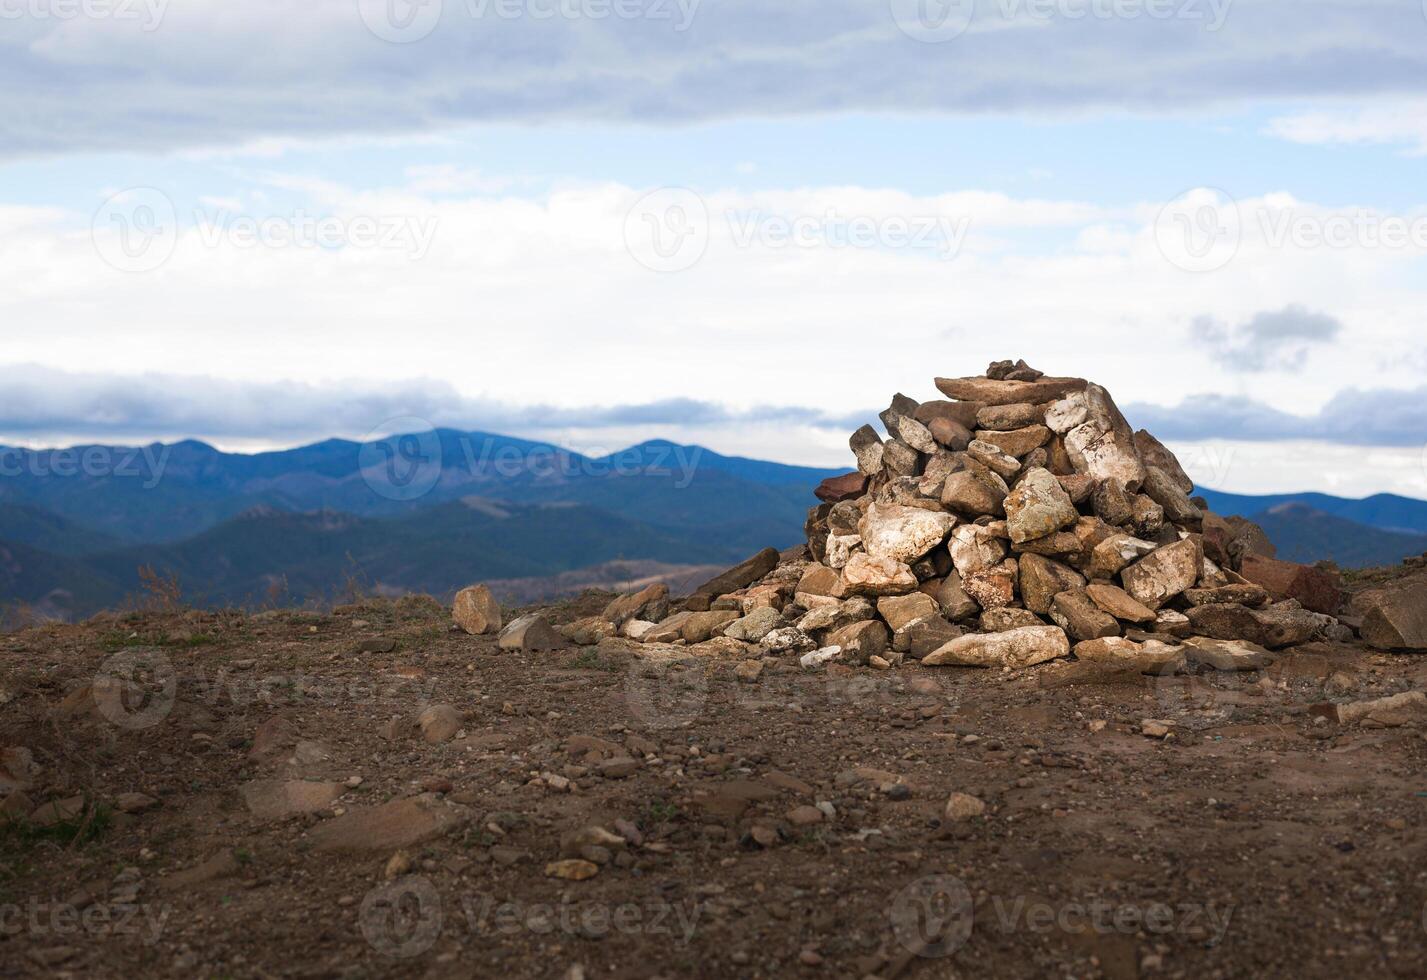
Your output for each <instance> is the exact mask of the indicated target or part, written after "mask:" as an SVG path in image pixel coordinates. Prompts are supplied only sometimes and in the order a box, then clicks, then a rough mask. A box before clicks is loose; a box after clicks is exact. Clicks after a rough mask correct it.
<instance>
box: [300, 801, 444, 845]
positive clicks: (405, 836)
mask: <svg viewBox="0 0 1427 980" xmlns="http://www.w3.org/2000/svg"><path fill="white" fill-rule="evenodd" d="M469 819H470V813H469V811H467V810H466V809H465V808H464V807H459V806H453V805H451V804H449V803H444V802H442V801H441V799H440V798H439V797H437V796H435V795H434V794H431V793H425V794H422V795H421V796H413V797H408V798H406V799H400V800H392V801H391V802H390V803H383V804H381V805H380V806H375V807H364V808H362V809H357V810H352V811H349V812H348V813H346V814H344V815H343V816H340V817H338V818H337V819H335V820H330V821H328V822H327V823H324V824H321V825H319V826H318V827H317V829H315V830H314V831H312V835H311V836H312V847H313V850H316V851H339V852H356V853H361V852H367V853H382V852H390V851H394V850H397V849H398V848H403V847H415V846H416V845H418V844H424V843H426V842H427V841H430V840H435V839H436V838H438V837H441V836H442V835H444V834H447V833H450V832H451V831H453V830H455V829H456V828H458V827H460V826H462V825H463V824H465V823H466V821H467V820H469Z"/></svg>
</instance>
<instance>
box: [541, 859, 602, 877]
mask: <svg viewBox="0 0 1427 980" xmlns="http://www.w3.org/2000/svg"><path fill="white" fill-rule="evenodd" d="M599 873H600V867H599V865H597V864H595V863H594V862H593V861H585V860H583V859H580V858H572V859H568V860H565V861H551V862H550V863H549V864H547V865H545V877H547V878H562V879H564V880H565V881H587V880H589V879H590V878H593V877H594V876H595V875H597V874H599Z"/></svg>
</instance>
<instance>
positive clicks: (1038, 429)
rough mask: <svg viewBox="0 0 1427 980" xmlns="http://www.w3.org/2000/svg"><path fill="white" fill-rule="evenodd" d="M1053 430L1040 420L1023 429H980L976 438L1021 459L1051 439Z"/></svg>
mask: <svg viewBox="0 0 1427 980" xmlns="http://www.w3.org/2000/svg"><path fill="white" fill-rule="evenodd" d="M1050 437H1051V431H1050V429H1048V428H1046V427H1045V426H1044V425H1041V424H1040V423H1039V422H1037V423H1034V424H1032V425H1028V426H1026V427H1025V428H1021V429H1012V430H1011V431H1009V432H1001V431H998V430H995V429H979V430H977V432H976V438H977V440H978V441H979V442H989V443H990V444H991V445H993V446H995V447H996V448H998V449H999V450H1001V452H1003V453H1005V454H1006V455H1007V456H1014V457H1015V458H1016V459H1020V458H1021V457H1022V456H1025V455H1027V454H1028V453H1029V452H1030V451H1031V450H1033V449H1039V448H1040V447H1041V446H1044V445H1045V444H1046V443H1047V442H1049V441H1050Z"/></svg>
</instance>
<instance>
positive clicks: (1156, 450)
mask: <svg viewBox="0 0 1427 980" xmlns="http://www.w3.org/2000/svg"><path fill="white" fill-rule="evenodd" d="M1135 449H1137V450H1138V451H1139V454H1140V459H1142V460H1144V462H1145V465H1146V466H1157V467H1159V468H1160V469H1161V470H1164V472H1165V473H1167V474H1168V475H1169V477H1170V479H1171V480H1173V481H1174V485H1175V486H1177V487H1179V489H1180V490H1181V491H1183V492H1184V493H1187V494H1188V493H1193V492H1194V481H1193V480H1191V479H1190V478H1189V474H1188V473H1186V472H1184V467H1182V466H1180V465H1179V459H1178V458H1177V457H1176V456H1175V455H1174V453H1172V452H1170V451H1169V450H1168V449H1167V448H1165V446H1164V444H1163V443H1162V442H1160V441H1159V440H1158V439H1156V438H1155V437H1154V436H1152V435H1150V434H1149V433H1148V432H1146V431H1145V430H1144V429H1140V430H1139V431H1138V432H1136V433H1135Z"/></svg>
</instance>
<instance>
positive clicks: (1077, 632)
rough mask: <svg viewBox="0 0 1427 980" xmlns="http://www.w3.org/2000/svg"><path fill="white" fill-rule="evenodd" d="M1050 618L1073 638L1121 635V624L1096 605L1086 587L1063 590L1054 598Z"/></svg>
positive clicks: (1092, 638) (1084, 638)
mask: <svg viewBox="0 0 1427 980" xmlns="http://www.w3.org/2000/svg"><path fill="white" fill-rule="evenodd" d="M1050 618H1051V619H1053V620H1054V621H1055V624H1056V625H1057V626H1059V627H1060V628H1061V629H1063V630H1065V632H1066V635H1068V636H1069V637H1070V638H1071V639H1072V640H1098V639H1100V638H1101V637H1106V636H1119V635H1120V624H1119V623H1118V622H1117V621H1116V619H1115V617H1114V616H1111V615H1110V614H1109V613H1107V612H1105V611H1104V610H1103V609H1101V608H1100V607H1099V606H1097V605H1095V603H1094V602H1092V601H1091V599H1090V596H1089V595H1088V594H1087V593H1086V592H1085V590H1084V589H1076V590H1074V591H1071V592H1062V593H1060V594H1059V595H1057V596H1056V597H1055V598H1054V599H1052V600H1051V605H1050Z"/></svg>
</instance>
